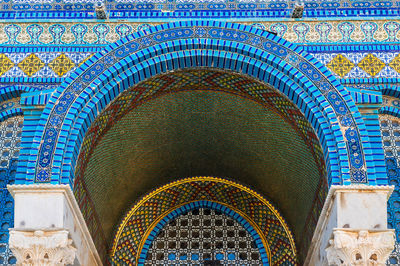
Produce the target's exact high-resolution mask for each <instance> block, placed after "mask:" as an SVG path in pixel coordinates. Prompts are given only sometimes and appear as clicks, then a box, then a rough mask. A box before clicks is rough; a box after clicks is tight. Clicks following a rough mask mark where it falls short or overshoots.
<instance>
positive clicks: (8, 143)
mask: <svg viewBox="0 0 400 266" xmlns="http://www.w3.org/2000/svg"><path fill="white" fill-rule="evenodd" d="M22 123H23V117H22V116H14V117H11V118H9V119H6V120H5V121H3V122H1V123H0V264H1V265H9V264H15V263H16V259H15V257H14V256H13V255H12V253H11V251H10V250H9V248H8V237H9V233H8V229H9V228H12V227H14V200H13V197H12V196H11V194H10V193H9V192H8V190H7V185H9V184H13V183H14V180H15V173H16V170H17V161H18V157H19V149H20V144H21V131H22Z"/></svg>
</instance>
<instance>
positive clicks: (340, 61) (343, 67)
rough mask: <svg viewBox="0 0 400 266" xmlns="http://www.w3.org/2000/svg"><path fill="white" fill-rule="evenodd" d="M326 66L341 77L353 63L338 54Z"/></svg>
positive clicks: (350, 68) (348, 70)
mask: <svg viewBox="0 0 400 266" xmlns="http://www.w3.org/2000/svg"><path fill="white" fill-rule="evenodd" d="M326 66H327V67H329V68H330V69H331V70H332V71H333V72H335V73H336V74H337V75H339V76H340V77H342V78H343V77H344V76H346V75H347V74H348V73H349V72H350V71H351V70H352V69H353V67H354V64H353V62H351V61H350V60H349V59H347V58H346V57H345V56H343V55H341V54H338V55H337V56H335V57H334V58H333V59H332V61H330V62H329V63H328V64H327V65H326Z"/></svg>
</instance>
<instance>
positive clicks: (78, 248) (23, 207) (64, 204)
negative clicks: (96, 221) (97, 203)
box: [8, 184, 102, 266]
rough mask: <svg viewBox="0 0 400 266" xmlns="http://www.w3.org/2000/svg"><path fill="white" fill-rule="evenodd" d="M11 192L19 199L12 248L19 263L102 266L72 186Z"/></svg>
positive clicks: (13, 187) (13, 188)
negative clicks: (72, 263)
mask: <svg viewBox="0 0 400 266" xmlns="http://www.w3.org/2000/svg"><path fill="white" fill-rule="evenodd" d="M8 189H9V191H10V192H11V194H12V195H13V197H14V200H15V207H14V208H15V211H14V226H15V228H13V229H11V231H10V240H9V242H10V243H9V245H10V248H11V249H12V250H13V251H14V252H15V254H16V257H17V263H20V265H32V266H33V265H66V264H71V259H72V262H74V263H76V264H78V265H102V261H101V259H100V256H99V254H98V252H97V250H96V247H95V245H94V242H93V240H92V237H91V235H90V233H89V230H88V228H87V226H86V222H85V220H84V218H83V215H82V213H81V211H80V209H79V206H78V203H77V202H76V200H75V197H74V195H73V193H72V191H71V188H70V187H69V186H68V185H51V184H32V185H11V186H8ZM17 254H18V255H17ZM46 254H47V255H46ZM75 257H76V259H75V261H74V260H73V258H75ZM46 263H48V264H46ZM57 263H59V264H57ZM63 263H64V264H63Z"/></svg>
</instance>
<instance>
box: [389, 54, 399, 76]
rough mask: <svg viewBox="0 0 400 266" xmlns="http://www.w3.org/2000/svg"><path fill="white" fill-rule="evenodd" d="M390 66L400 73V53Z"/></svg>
mask: <svg viewBox="0 0 400 266" xmlns="http://www.w3.org/2000/svg"><path fill="white" fill-rule="evenodd" d="M389 67H391V68H392V69H394V70H395V71H396V72H398V73H400V54H398V55H397V56H396V57H395V58H394V59H393V60H392V61H391V62H390V63H389Z"/></svg>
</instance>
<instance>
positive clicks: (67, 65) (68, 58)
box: [0, 51, 400, 78]
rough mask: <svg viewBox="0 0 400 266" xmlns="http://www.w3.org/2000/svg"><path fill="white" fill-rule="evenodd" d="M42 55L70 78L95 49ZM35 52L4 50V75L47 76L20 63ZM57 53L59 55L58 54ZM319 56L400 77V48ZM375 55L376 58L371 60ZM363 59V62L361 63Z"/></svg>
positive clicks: (344, 72) (0, 66)
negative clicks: (372, 52) (26, 69)
mask: <svg viewBox="0 0 400 266" xmlns="http://www.w3.org/2000/svg"><path fill="white" fill-rule="evenodd" d="M32 54H35V55H36V56H37V57H38V58H39V59H40V58H43V59H45V58H49V57H51V58H52V59H51V60H52V61H42V63H43V64H44V66H42V67H41V68H40V69H42V72H43V71H44V73H45V77H47V78H50V77H62V78H67V77H69V75H70V74H71V73H72V72H73V71H74V70H76V68H77V67H79V66H81V65H82V64H83V63H84V62H86V61H87V60H88V59H89V58H90V57H92V56H93V55H94V54H95V52H62V53H55V52H40V53H39V52H35V53H32ZM32 54H31V53H20V52H13V53H0V77H10V78H14V77H21V76H22V77H39V76H40V77H43V75H40V74H41V73H42V72H41V71H37V72H35V73H29V74H30V75H31V76H29V75H28V74H27V73H25V71H23V69H25V68H24V67H22V69H21V68H20V67H19V63H20V62H21V61H22V59H24V58H27V57H29V56H32ZM55 54H56V55H57V56H56V57H55V56H54V55H55ZM310 54H312V55H313V56H314V57H315V58H316V59H317V60H319V61H320V62H321V63H322V64H324V65H326V66H327V67H328V68H329V69H330V70H331V71H332V73H333V74H334V75H336V76H337V77H338V78H368V77H386V78H393V77H398V78H400V53H399V52H392V51H390V52H380V53H375V54H374V55H373V57H371V56H369V54H368V53H361V52H359V53H354V52H349V53H343V54H340V53H339V54H338V53H329V52H324V53H313V52H310ZM363 59H364V60H363ZM371 59H373V60H371ZM361 61H362V63H361Z"/></svg>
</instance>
